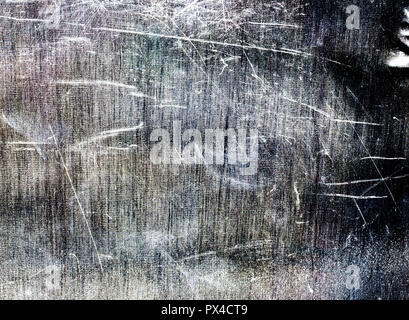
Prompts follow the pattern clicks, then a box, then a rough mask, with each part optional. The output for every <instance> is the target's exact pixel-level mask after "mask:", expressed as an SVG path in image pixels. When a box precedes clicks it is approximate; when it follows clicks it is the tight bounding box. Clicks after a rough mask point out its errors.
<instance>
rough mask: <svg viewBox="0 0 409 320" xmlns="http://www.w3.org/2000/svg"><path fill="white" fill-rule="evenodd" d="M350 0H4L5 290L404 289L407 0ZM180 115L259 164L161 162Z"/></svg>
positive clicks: (222, 293) (257, 292)
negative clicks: (354, 274)
mask: <svg viewBox="0 0 409 320" xmlns="http://www.w3.org/2000/svg"><path fill="white" fill-rule="evenodd" d="M347 2H348V1H335V2H333V3H332V4H328V3H327V1H320V0H316V1H292V0H291V1H257V0H249V1H244V0H240V1H232V0H197V1H184V0H170V1H161V0H157V1H153V0H152V1H136V0H134V1H131V0H123V1H120V0H118V1H105V0H91V1H79V0H72V1H61V0H55V1H39V0H38V1H35V0H26V1H25V0H2V1H1V2H0V37H1V38H0V50H1V51H0V81H1V85H0V94H1V112H2V114H1V116H2V117H1V121H0V139H1V141H0V163H1V165H0V200H1V202H0V298H2V299H117V298H125V299H128V298H130V299H158V298H161V299H171V298H172V299H180V298H184V299H215V298H216V299H217V298H222V299H229V298H236V299H368V298H369V299H377V298H381V299H391V298H395V299H405V298H407V297H408V294H409V287H408V282H407V279H408V272H407V268H408V263H409V260H408V252H409V251H408V248H407V246H406V240H407V231H406V230H407V227H408V219H407V214H408V201H409V198H408V195H407V186H408V185H407V181H408V180H407V176H406V175H407V174H408V170H407V169H408V166H407V161H406V157H407V153H408V148H407V137H408V126H407V121H408V113H407V111H406V108H407V106H406V104H407V101H406V97H407V92H406V89H405V87H406V84H407V82H406V74H405V70H404V69H400V70H392V69H393V68H392V69H391V68H388V67H387V66H385V63H384V61H385V57H386V56H387V55H388V52H389V51H388V50H391V49H393V48H394V47H396V46H397V43H398V42H399V41H397V40H396V39H395V38H394V37H395V34H396V30H397V29H396V28H398V27H399V26H400V24H401V22H402V19H403V17H404V10H403V8H404V6H405V3H404V2H403V1H402V2H400V1H375V2H374V3H370V1H355V4H357V5H358V6H359V8H360V9H361V23H360V29H359V30H348V29H347V28H346V25H345V21H346V18H347V15H346V13H345V9H346V7H347V6H348V5H349V4H350V3H347ZM394 39H395V40H394ZM398 47H399V46H398ZM400 47H402V43H401V44H400ZM402 50H403V51H404V49H402ZM175 120H179V121H180V122H181V125H182V128H183V129H190V128H194V129H198V130H200V131H203V130H206V129H209V128H223V129H224V128H226V127H229V128H238V127H239V126H247V127H248V128H252V129H257V130H258V135H259V140H258V145H259V153H258V171H257V174H256V175H253V176H240V175H237V174H236V173H235V172H234V170H233V171H231V170H227V169H225V168H224V167H223V166H222V167H211V166H203V165H154V164H152V162H151V161H150V148H151V147H152V145H151V142H150V133H151V132H152V130H154V129H155V128H166V129H169V130H171V128H172V123H173V122H174V121H175ZM351 265H354V266H357V267H359V269H360V279H359V280H360V281H359V284H360V287H359V289H357V290H349V289H348V286H347V280H348V279H347V276H348V275H347V274H346V270H347V268H348V266H351Z"/></svg>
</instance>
